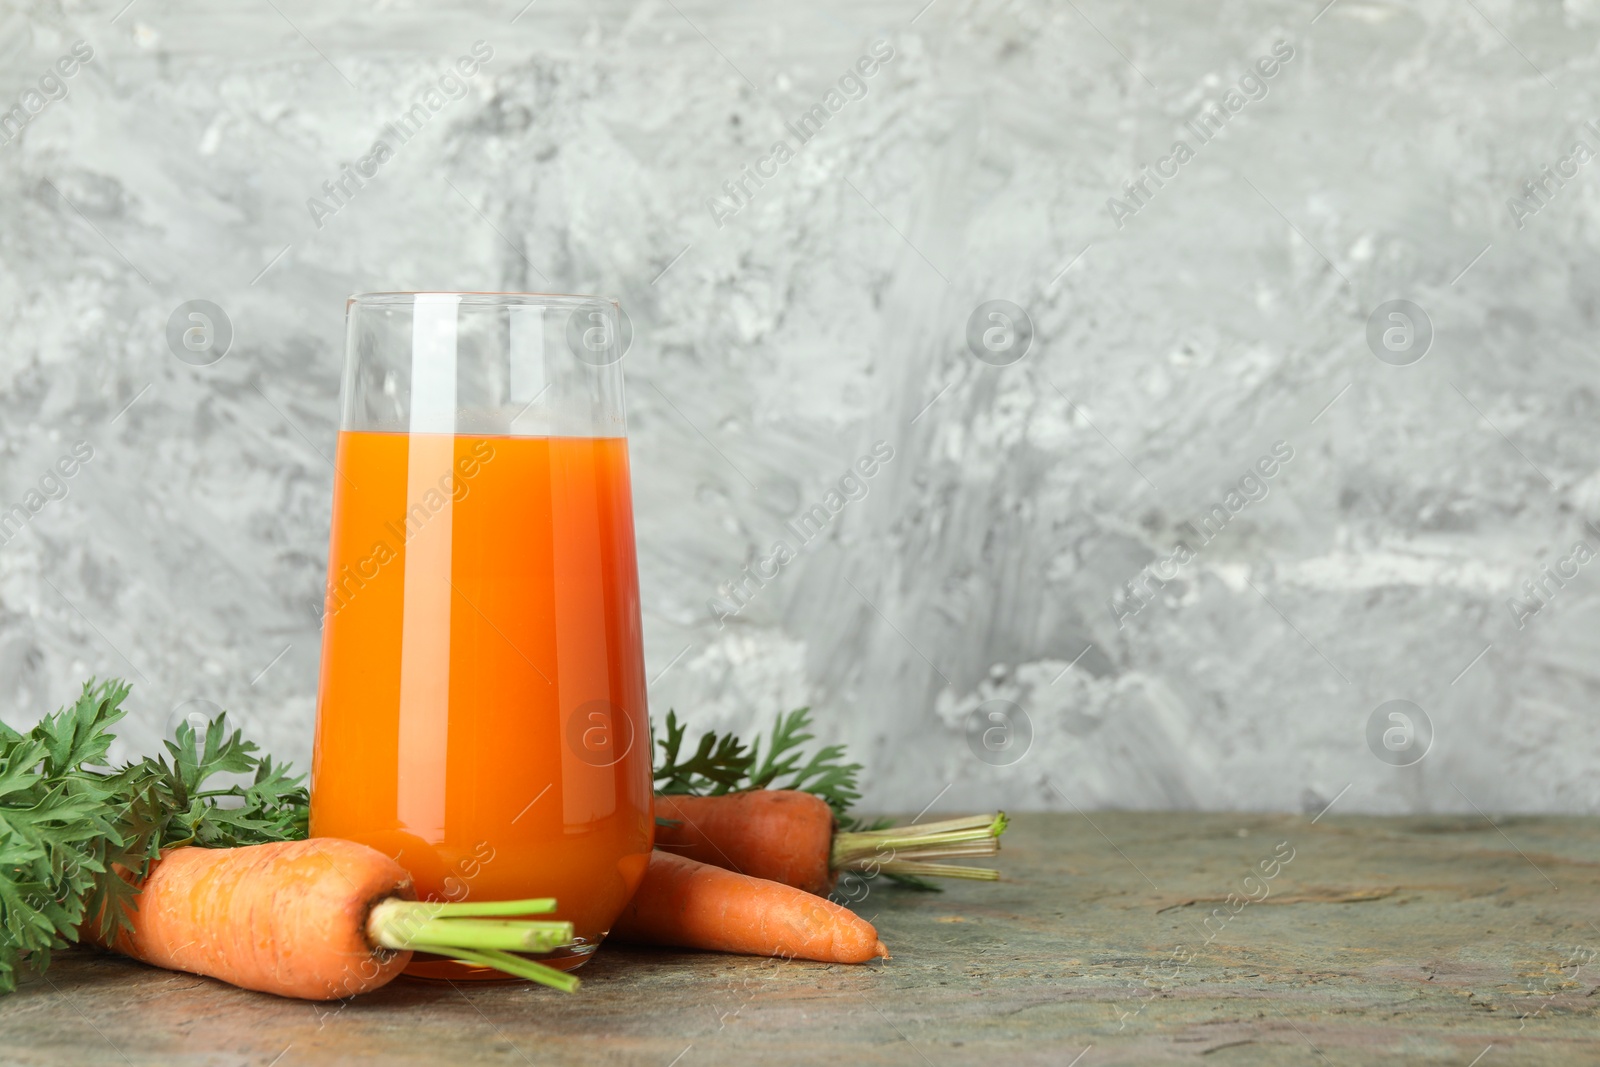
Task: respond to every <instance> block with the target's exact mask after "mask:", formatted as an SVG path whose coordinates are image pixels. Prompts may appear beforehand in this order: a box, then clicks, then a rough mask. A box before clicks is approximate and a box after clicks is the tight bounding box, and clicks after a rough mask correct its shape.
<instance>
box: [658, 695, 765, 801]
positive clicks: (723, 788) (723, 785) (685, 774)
mask: <svg viewBox="0 0 1600 1067" xmlns="http://www.w3.org/2000/svg"><path fill="white" fill-rule="evenodd" d="M684 732H685V729H684V726H683V724H682V723H680V722H679V721H678V716H677V713H676V712H673V711H668V712H667V736H666V737H665V738H664V739H662V740H659V741H657V742H656V745H657V746H659V747H660V749H661V760H660V762H659V763H657V764H656V769H655V776H656V792H658V793H679V794H681V793H692V794H694V795H696V796H706V795H710V796H720V795H721V794H723V793H728V792H732V791H733V790H735V789H739V788H742V787H743V785H742V783H743V782H744V781H745V779H746V777H747V776H748V775H749V773H750V764H751V763H752V761H753V758H754V757H753V755H752V754H751V753H750V752H748V751H746V749H745V744H744V742H743V741H740V740H739V739H738V738H737V737H735V736H733V735H732V734H721V735H719V734H717V733H715V732H712V733H707V734H704V735H702V736H701V738H700V744H699V745H698V746H697V747H696V748H695V750H694V752H693V754H691V755H690V756H688V757H686V758H685V757H682V756H680V754H679V753H680V750H681V749H682V746H683V735H684Z"/></svg>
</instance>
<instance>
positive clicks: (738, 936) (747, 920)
mask: <svg viewBox="0 0 1600 1067" xmlns="http://www.w3.org/2000/svg"><path fill="white" fill-rule="evenodd" d="M610 936H611V937H613V938H615V939H617V940H620V941H631V942H634V943H637V944H646V945H664V946H671V947H674V948H698V949H710V950H711V951H714V952H737V953H740V954H742V955H746V956H782V957H784V958H787V959H796V958H798V959H807V960H819V961H821V962H824V963H865V962H867V961H868V960H870V959H873V958H874V957H877V956H882V957H884V958H887V957H888V955H889V950H888V949H886V948H884V946H883V942H882V941H880V940H878V932H877V931H876V930H874V929H873V927H872V924H871V923H869V922H867V921H866V920H865V919H862V918H859V917H858V916H857V915H856V914H855V913H854V912H852V911H850V910H849V909H847V908H842V907H840V906H839V905H837V904H835V903H833V902H832V901H831V900H821V899H818V898H817V897H815V896H813V895H811V894H810V893H806V892H804V891H802V890H799V889H795V888H793V887H791V886H787V885H783V884H781V883H779V882H771V881H768V880H766V879H764V878H751V877H750V876H748V875H743V874H737V873H735V872H733V871H727V870H723V869H722V868H720V867H714V866H711V865H710V864H705V863H698V862H696V861H694V860H691V859H685V858H684V857H682V856H674V855H672V854H671V853H669V852H652V853H651V854H650V863H649V865H648V866H647V867H645V872H644V881H642V882H641V883H639V891H638V892H637V893H635V894H634V896H633V900H632V901H630V902H629V903H628V906H627V907H626V908H624V909H623V912H622V915H621V916H620V917H619V918H618V919H617V921H616V922H615V923H614V924H613V925H612V927H611V935H610Z"/></svg>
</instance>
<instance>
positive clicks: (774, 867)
mask: <svg viewBox="0 0 1600 1067" xmlns="http://www.w3.org/2000/svg"><path fill="white" fill-rule="evenodd" d="M656 819H657V823H656V848H659V849H664V850H666V851H668V852H671V853H674V854H675V855H679V856H686V857H688V858H690V859H695V860H699V861H700V862H701V863H709V864H712V865H713V866H716V867H726V868H728V869H729V870H734V871H739V872H740V873H742V874H748V875H752V876H753V877H756V878H769V879H771V880H772V881H775V882H782V883H783V884H785V885H790V886H794V887H795V888H796V889H804V890H805V891H806V892H808V893H816V894H819V895H826V894H827V893H829V892H831V891H832V889H833V886H834V883H835V882H836V881H837V880H838V877H839V874H840V873H841V872H842V871H847V870H856V871H867V872H871V873H878V872H880V871H882V872H885V873H888V874H902V875H910V876H913V877H940V878H975V879H980V880H984V881H992V880H994V879H996V878H998V877H999V873H998V872H996V871H994V870H992V869H989V868H985V867H967V866H963V865H960V864H954V863H936V862H932V861H934V860H945V859H960V858H968V857H977V856H992V855H994V854H995V853H997V852H999V850H1000V843H999V840H998V838H999V836H1000V834H1002V833H1004V832H1005V827H1006V817H1005V814H1004V813H1003V812H1000V813H994V814H989V815H974V816H970V817H968V818H962V819H946V820H941V821H938V822H931V823H923V824H921V825H917V824H912V825H910V826H893V827H887V828H883V829H877V830H848V831H844V832H839V833H836V832H835V829H836V824H835V822H834V816H833V809H832V808H831V807H829V805H828V803H827V802H826V801H825V800H823V799H822V798H821V797H819V796H816V795H815V794H813V793H807V792H801V791H798V790H794V789H752V790H748V791H745V792H738V793H724V794H721V795H716V796H666V795H663V796H657V797H656Z"/></svg>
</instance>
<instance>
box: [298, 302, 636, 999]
mask: <svg viewBox="0 0 1600 1067" xmlns="http://www.w3.org/2000/svg"><path fill="white" fill-rule="evenodd" d="M621 322H622V319H621V317H620V309H619V308H618V307H617V305H616V304H615V303H614V302H610V301H605V300H601V299H597V298H595V297H586V296H550V295H540V294H523V293H368V294H364V295H361V296H354V297H351V298H350V300H349V303H348V304H347V307H346V353H345V365H344V379H343V385H342V388H341V416H340V421H339V444H338V455H337V463H336V476H335V478H334V483H333V529H332V536H331V538H330V542H329V550H328V582H327V596H326V601H325V611H324V615H323V626H322V671H321V679H320V684H319V687H318V694H317V730H316V745H315V750H314V753H313V757H312V771H311V833H312V834H313V835H314V836H328V837H342V838H347V839H349V840H352V841H360V842H362V843H363V844H367V845H370V846H371V847H373V848H375V849H378V850H379V851H380V852H385V853H388V854H389V855H390V856H393V857H394V858H395V859H396V860H398V861H399V863H400V864H401V866H403V867H405V868H406V869H407V870H408V871H409V872H410V873H411V876H412V878H413V879H414V880H415V883H416V888H417V892H418V895H419V897H421V899H424V900H441V901H446V900H448V901H462V900H473V901H493V900H515V899H521V898H526V897H555V898H556V899H557V901H558V902H559V910H558V911H557V913H556V914H555V916H553V918H559V919H567V920H570V921H571V922H572V923H573V925H574V927H575V930H576V933H577V938H578V940H577V943H576V944H575V946H574V947H573V948H571V949H568V950H564V951H563V952H562V953H559V954H558V955H557V956H556V957H555V958H553V959H550V960H548V961H547V962H550V963H551V964H552V965H554V966H558V967H563V968H566V969H570V968H571V967H575V966H577V965H579V964H580V963H582V962H583V960H584V959H585V958H586V957H587V956H588V954H589V953H592V952H593V951H594V950H595V948H596V947H597V946H598V945H599V944H600V941H601V940H602V939H603V938H604V937H605V935H606V931H607V930H608V929H609V928H610V926H611V923H612V922H613V921H614V920H615V919H616V917H617V915H618V914H619V913H620V912H621V910H622V908H623V906H624V905H625V904H626V903H627V902H628V899H629V898H630V897H631V896H632V895H633V892H634V890H635V889H636V888H637V887H638V884H639V880H640V879H641V878H642V877H643V875H644V868H645V863H646V862H647V860H648V859H649V855H650V847H651V844H652V842H653V839H654V832H655V819H654V812H653V808H652V788H651V787H652V778H651V752H650V740H649V738H650V733H649V720H648V717H647V709H646V705H645V676H644V657H643V646H642V641H641V635H640V622H639V581H638V568H637V563H636V559H635V553H634V539H633V506H632V497H631V494H630V489H629V480H628V446H627V436H626V433H627V431H626V424H625V420H624V415H623V391H622V369H621V363H620V359H621V355H622V348H623V337H622V332H621ZM408 973H411V974H415V975H419V976H422V977H436V978H460V977H490V976H493V975H494V974H495V972H489V971H486V970H484V969H480V968H471V967H469V966H467V965H465V964H459V963H453V962H450V961H447V960H443V959H440V958H438V957H429V956H425V955H421V954H419V955H418V956H417V957H416V959H415V960H414V962H413V963H412V965H411V967H410V968H409V970H408Z"/></svg>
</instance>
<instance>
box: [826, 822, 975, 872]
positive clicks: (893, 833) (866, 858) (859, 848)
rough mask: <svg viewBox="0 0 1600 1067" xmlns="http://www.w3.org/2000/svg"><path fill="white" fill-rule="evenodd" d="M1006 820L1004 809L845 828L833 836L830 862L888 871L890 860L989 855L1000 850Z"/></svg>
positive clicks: (837, 864)
mask: <svg viewBox="0 0 1600 1067" xmlns="http://www.w3.org/2000/svg"><path fill="white" fill-rule="evenodd" d="M1006 822H1007V820H1006V815H1005V812H1003V811H1002V812H996V813H993V814H990V815H973V816H969V817H967V818H963V819H945V820H942V821H940V822H934V823H927V824H926V825H923V826H917V825H915V824H913V825H910V826H891V827H887V828H886V829H882V830H852V831H847V832H845V833H842V834H837V835H835V836H834V839H833V856H832V864H831V865H832V866H833V867H834V868H835V869H840V868H846V869H857V870H859V869H862V868H863V867H868V866H872V865H876V866H879V867H881V868H882V869H884V870H888V869H889V867H888V864H889V863H890V862H917V861H921V860H927V859H943V858H947V857H953V856H992V855H994V854H995V853H996V852H998V851H1000V843H999V841H998V840H997V839H998V838H999V836H1000V835H1001V834H1003V833H1005V830H1006ZM953 850H954V851H953ZM942 866H950V865H949V864H944V865H942ZM956 869H958V870H970V869H975V868H956ZM948 877H956V878H960V877H972V876H963V875H950V876H948ZM976 877H983V876H981V875H980V876H976Z"/></svg>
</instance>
